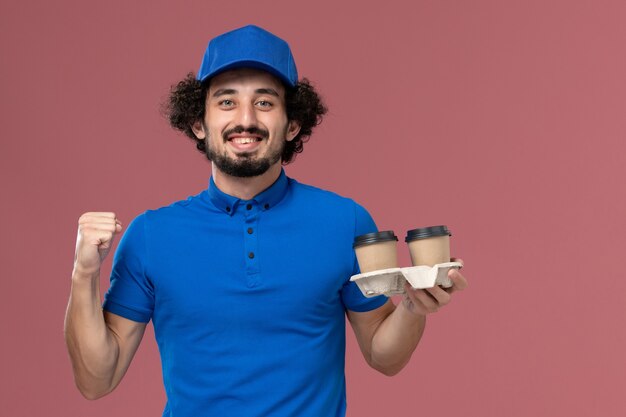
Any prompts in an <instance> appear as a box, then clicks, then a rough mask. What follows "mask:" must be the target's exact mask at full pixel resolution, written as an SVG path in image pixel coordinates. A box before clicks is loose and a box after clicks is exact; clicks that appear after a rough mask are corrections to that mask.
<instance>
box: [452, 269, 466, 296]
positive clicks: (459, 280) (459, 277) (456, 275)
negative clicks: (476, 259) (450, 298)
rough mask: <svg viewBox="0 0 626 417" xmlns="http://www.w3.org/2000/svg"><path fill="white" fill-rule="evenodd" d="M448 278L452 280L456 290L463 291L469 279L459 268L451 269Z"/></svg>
mask: <svg viewBox="0 0 626 417" xmlns="http://www.w3.org/2000/svg"><path fill="white" fill-rule="evenodd" d="M448 278H450V280H451V281H452V288H453V289H454V291H461V290H464V289H465V288H467V280H466V279H465V277H464V276H463V274H461V273H460V272H459V271H458V270H457V269H454V268H453V269H450V270H449V271H448Z"/></svg>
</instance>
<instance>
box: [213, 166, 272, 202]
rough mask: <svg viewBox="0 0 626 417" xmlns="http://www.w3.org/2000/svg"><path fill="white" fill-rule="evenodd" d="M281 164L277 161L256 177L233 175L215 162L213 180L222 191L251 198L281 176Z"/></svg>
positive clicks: (246, 198)
mask: <svg viewBox="0 0 626 417" xmlns="http://www.w3.org/2000/svg"><path fill="white" fill-rule="evenodd" d="M280 170H281V164H280V162H277V163H275V164H274V165H272V166H271V167H270V169H268V170H267V171H266V172H265V173H263V174H262V175H259V176H256V177H247V178H242V177H233V176H231V175H228V174H225V173H223V172H222V171H220V170H219V169H218V168H217V167H216V166H215V164H213V168H212V171H213V181H215V185H216V186H217V188H219V189H220V190H221V191H222V192H224V193H226V194H228V195H232V196H233V197H237V198H240V199H242V200H251V199H253V198H254V197H255V196H257V195H258V194H260V193H261V192H263V191H264V190H266V189H267V188H269V187H270V186H271V185H272V184H274V182H275V181H276V180H277V179H278V177H279V176H280Z"/></svg>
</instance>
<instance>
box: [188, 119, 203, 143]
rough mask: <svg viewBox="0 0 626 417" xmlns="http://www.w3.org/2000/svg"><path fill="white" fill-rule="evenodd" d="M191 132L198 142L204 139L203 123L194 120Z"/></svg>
mask: <svg viewBox="0 0 626 417" xmlns="http://www.w3.org/2000/svg"><path fill="white" fill-rule="evenodd" d="M191 130H192V131H193V134H194V135H196V137H197V138H198V139H200V140H202V139H205V138H206V131H205V130H204V123H202V121H201V120H196V121H195V122H194V124H193V125H191Z"/></svg>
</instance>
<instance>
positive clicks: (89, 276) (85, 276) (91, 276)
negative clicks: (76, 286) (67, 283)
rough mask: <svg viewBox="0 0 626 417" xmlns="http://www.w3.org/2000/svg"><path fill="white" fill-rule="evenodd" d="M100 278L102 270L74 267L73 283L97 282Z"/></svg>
mask: <svg viewBox="0 0 626 417" xmlns="http://www.w3.org/2000/svg"><path fill="white" fill-rule="evenodd" d="M99 278H100V268H98V269H84V268H81V267H80V266H78V265H74V270H73V271H72V281H74V282H84V281H93V280H97V279H99Z"/></svg>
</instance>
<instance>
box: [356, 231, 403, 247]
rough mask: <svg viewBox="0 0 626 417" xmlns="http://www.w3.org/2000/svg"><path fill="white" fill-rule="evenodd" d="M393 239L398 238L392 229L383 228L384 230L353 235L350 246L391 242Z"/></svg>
mask: <svg viewBox="0 0 626 417" xmlns="http://www.w3.org/2000/svg"><path fill="white" fill-rule="evenodd" d="M394 240H395V241H397V240H398V238H397V237H396V235H395V234H394V233H393V230H385V231H384V232H374V233H367V234H364V235H361V236H357V237H355V238H354V243H353V244H352V247H353V248H356V247H357V246H363V245H369V244H372V243H379V242H391V241H394Z"/></svg>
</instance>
